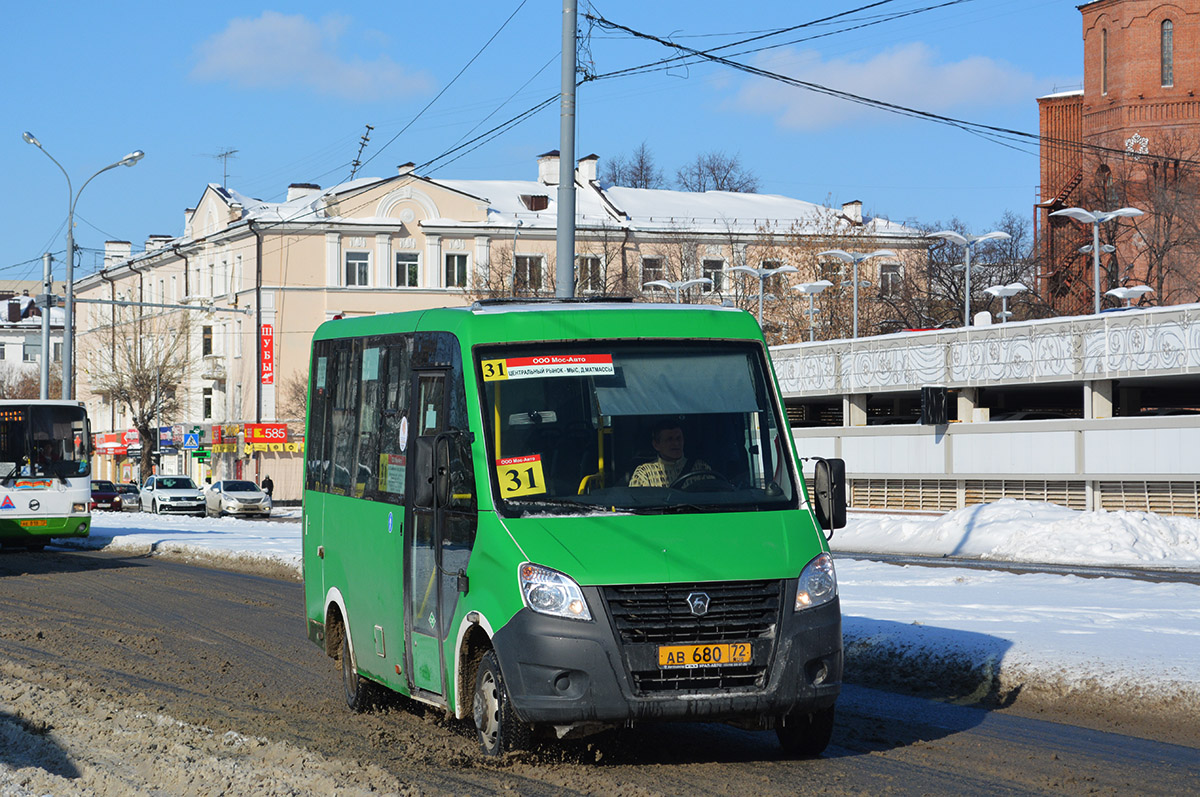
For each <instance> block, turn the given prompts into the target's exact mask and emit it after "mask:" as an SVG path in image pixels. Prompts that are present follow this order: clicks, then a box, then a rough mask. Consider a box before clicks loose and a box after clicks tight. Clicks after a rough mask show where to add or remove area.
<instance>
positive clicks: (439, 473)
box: [433, 434, 451, 507]
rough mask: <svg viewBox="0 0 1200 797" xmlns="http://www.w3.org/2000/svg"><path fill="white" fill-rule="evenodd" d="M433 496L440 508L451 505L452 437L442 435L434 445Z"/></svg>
mask: <svg viewBox="0 0 1200 797" xmlns="http://www.w3.org/2000/svg"><path fill="white" fill-rule="evenodd" d="M433 447H434V450H433V494H434V495H435V496H437V505H438V506H442V507H445V506H449V505H450V498H451V495H450V436H449V435H448V434H440V435H438V436H437V439H436V440H435V442H434V444H433Z"/></svg>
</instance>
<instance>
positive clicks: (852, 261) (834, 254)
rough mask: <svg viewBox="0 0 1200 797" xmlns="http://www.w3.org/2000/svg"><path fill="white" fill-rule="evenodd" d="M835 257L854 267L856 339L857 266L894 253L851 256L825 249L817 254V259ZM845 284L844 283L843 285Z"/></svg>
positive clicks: (841, 251)
mask: <svg viewBox="0 0 1200 797" xmlns="http://www.w3.org/2000/svg"><path fill="white" fill-rule="evenodd" d="M826 256H829V257H836V258H837V259H838V260H841V261H842V262H844V263H850V264H851V265H853V266H854V273H853V280H854V337H856V338H857V337H858V264H859V263H861V262H863V261H864V260H868V259H870V258H872V257H895V256H896V253H895V252H893V251H892V250H891V249H876V250H875V251H874V252H867V253H866V254H858V253H854V254H851V253H850V252H846V251H843V250H841V249H827V250H826V251H824V252H818V253H817V257H826ZM843 284H845V283H843Z"/></svg>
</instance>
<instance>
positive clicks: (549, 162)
mask: <svg viewBox="0 0 1200 797" xmlns="http://www.w3.org/2000/svg"><path fill="white" fill-rule="evenodd" d="M537 161H538V182H539V183H541V184H542V185H558V150H556V149H552V150H550V151H549V152H544V153H542V154H541V155H538V159H537Z"/></svg>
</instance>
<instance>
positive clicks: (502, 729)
mask: <svg viewBox="0 0 1200 797" xmlns="http://www.w3.org/2000/svg"><path fill="white" fill-rule="evenodd" d="M472 708H473V712H472V713H473V714H474V717H475V727H476V729H478V731H479V746H480V747H481V748H482V749H483V754H484V755H486V756H498V755H502V754H504V753H506V752H508V751H510V750H523V749H526V748H528V747H529V743H530V740H531V738H532V736H533V733H532V729H531V728H530V727H529V726H528V725H526V724H525V723H523V722H521V720H519V719H518V718H517V715H516V713H515V712H514V711H513V707H512V703H511V702H510V701H509V699H508V688H507V687H505V685H504V676H503V675H502V674H501V673H500V662H499V660H498V659H497V658H496V651H494V650H489V651H488V652H487V653H485V654H483V658H482V659H481V660H480V662H479V671H478V672H477V673H476V674H475V703H474V706H473V707H472Z"/></svg>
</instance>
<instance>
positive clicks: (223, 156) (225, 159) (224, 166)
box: [208, 147, 238, 188]
mask: <svg viewBox="0 0 1200 797" xmlns="http://www.w3.org/2000/svg"><path fill="white" fill-rule="evenodd" d="M237 153H238V151H237V150H236V149H232V148H229V147H226V148H225V149H223V150H221V151H220V152H218V153H216V154H215V155H209V156H208V157H210V158H216V159H217V160H219V161H221V187H222V188H228V185H226V184H227V183H228V182H229V159H230V158H234V157H237Z"/></svg>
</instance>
